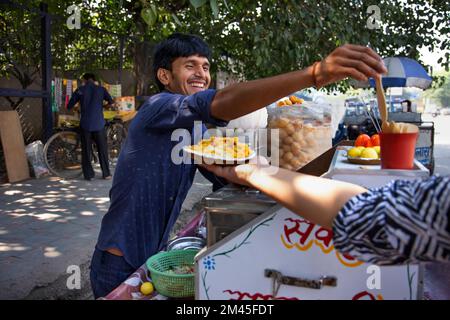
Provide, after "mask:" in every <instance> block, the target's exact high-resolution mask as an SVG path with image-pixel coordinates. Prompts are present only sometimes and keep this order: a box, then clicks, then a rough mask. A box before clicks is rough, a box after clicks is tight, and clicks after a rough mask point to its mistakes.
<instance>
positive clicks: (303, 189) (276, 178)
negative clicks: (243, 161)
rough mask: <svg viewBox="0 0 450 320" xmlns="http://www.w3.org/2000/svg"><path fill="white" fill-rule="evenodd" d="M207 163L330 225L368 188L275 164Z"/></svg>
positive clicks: (303, 214) (229, 178)
mask: <svg viewBox="0 0 450 320" xmlns="http://www.w3.org/2000/svg"><path fill="white" fill-rule="evenodd" d="M205 167H206V168H207V169H208V170H210V171H212V172H213V173H214V174H216V175H217V176H221V177H224V178H225V179H227V180H229V181H231V182H234V183H237V184H242V185H247V186H251V187H253V188H255V189H258V190H261V191H262V192H264V193H265V194H267V195H268V196H270V197H271V198H273V199H275V200H276V201H277V202H279V203H281V204H282V205H283V206H285V207H286V208H288V209H290V210H292V211H293V212H295V213H297V214H299V215H301V216H302V217H304V218H306V219H308V220H309V221H311V222H314V223H317V224H320V225H322V226H324V227H328V228H331V227H332V225H333V221H334V219H335V217H336V216H337V214H338V213H339V210H341V208H342V207H343V206H344V204H345V203H346V202H347V201H348V200H349V199H350V198H352V197H353V196H355V195H358V194H360V193H363V192H365V191H367V190H366V189H364V188H362V187H360V186H357V185H354V184H351V183H346V182H341V181H336V180H330V179H324V178H319V177H314V176H310V175H305V174H301V173H297V172H292V171H289V170H285V169H281V168H276V167H272V166H261V165H254V164H247V165H240V166H237V167H221V166H205ZM274 171H276V173H273V172H274Z"/></svg>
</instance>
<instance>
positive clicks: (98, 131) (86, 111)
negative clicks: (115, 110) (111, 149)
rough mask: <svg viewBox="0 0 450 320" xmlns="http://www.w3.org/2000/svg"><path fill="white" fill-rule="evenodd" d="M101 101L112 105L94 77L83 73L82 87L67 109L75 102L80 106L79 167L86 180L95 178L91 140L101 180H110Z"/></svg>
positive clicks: (106, 92)
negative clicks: (100, 171) (99, 168)
mask: <svg viewBox="0 0 450 320" xmlns="http://www.w3.org/2000/svg"><path fill="white" fill-rule="evenodd" d="M103 100H105V101H108V103H109V104H110V105H112V104H114V101H113V99H112V98H111V96H110V95H109V93H108V91H107V90H106V89H105V88H104V87H102V86H98V85H96V84H95V75H94V74H92V73H85V74H84V75H83V85H82V86H81V87H79V88H78V89H77V90H75V92H74V93H73V95H72V97H71V98H70V101H69V104H68V105H67V109H69V110H70V109H72V108H73V107H74V105H75V104H76V103H77V102H80V104H81V110H80V112H81V119H80V135H81V167H82V169H83V176H84V179H86V180H92V178H94V176H95V172H94V169H92V164H91V156H92V154H91V150H92V140H94V142H95V144H96V145H97V151H98V159H99V162H100V167H101V169H102V173H103V179H111V173H110V171H109V162H108V145H107V139H106V132H105V118H104V117H103Z"/></svg>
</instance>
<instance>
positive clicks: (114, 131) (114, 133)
mask: <svg viewBox="0 0 450 320" xmlns="http://www.w3.org/2000/svg"><path fill="white" fill-rule="evenodd" d="M126 134H127V132H126V130H125V127H124V125H123V124H121V123H119V122H114V123H111V124H110V125H109V126H108V129H106V136H107V141H108V152H109V159H111V160H112V159H116V158H118V157H119V153H120V150H121V149H122V144H123V142H124V141H125V137H126Z"/></svg>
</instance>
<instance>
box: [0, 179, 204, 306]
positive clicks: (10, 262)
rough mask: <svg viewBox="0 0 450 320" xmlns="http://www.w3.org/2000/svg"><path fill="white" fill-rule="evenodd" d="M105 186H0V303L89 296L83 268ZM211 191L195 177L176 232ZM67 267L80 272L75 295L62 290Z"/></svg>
mask: <svg viewBox="0 0 450 320" xmlns="http://www.w3.org/2000/svg"><path fill="white" fill-rule="evenodd" d="M97 176H100V173H97ZM110 186H111V181H110V180H109V181H108V180H103V179H94V180H92V181H89V182H88V181H85V180H82V179H81V180H71V181H66V180H61V179H59V178H56V177H48V178H42V179H33V180H28V181H25V182H23V183H16V184H4V185H2V186H0V299H23V298H25V299H84V298H91V297H92V294H91V290H90V284H89V276H88V275H89V272H88V266H89V261H90V258H91V255H92V252H93V249H94V246H95V243H96V240H97V236H98V232H99V227H100V223H101V219H102V216H103V215H104V214H105V213H106V211H107V210H108V206H109V198H108V192H109V189H110ZM211 189H212V188H211V184H210V183H209V182H208V181H207V180H205V179H204V178H203V177H202V176H201V175H200V174H198V175H196V177H195V180H194V185H193V187H192V188H191V190H190V192H189V194H188V196H187V198H186V200H185V202H184V203H183V206H182V208H183V211H182V213H181V214H180V218H179V219H178V221H177V224H176V226H175V228H180V227H181V226H183V225H184V224H185V223H186V222H187V221H188V220H189V219H190V218H191V217H192V214H191V209H192V207H193V205H194V204H195V203H196V202H198V201H199V200H200V199H201V198H202V197H204V196H205V195H206V194H208V193H210V192H211ZM70 265H75V266H79V267H80V271H81V276H82V278H81V289H80V290H77V289H75V290H68V288H67V286H66V282H67V280H68V277H69V276H70V275H71V274H69V273H67V268H68V267H69V266H70Z"/></svg>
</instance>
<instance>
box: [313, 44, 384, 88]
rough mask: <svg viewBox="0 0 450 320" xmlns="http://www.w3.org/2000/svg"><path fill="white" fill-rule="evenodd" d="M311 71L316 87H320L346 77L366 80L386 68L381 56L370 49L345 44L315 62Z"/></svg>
mask: <svg viewBox="0 0 450 320" xmlns="http://www.w3.org/2000/svg"><path fill="white" fill-rule="evenodd" d="M313 73H314V77H315V79H316V86H317V88H321V87H323V86H326V85H328V84H330V83H333V82H337V81H340V80H343V79H345V78H347V77H352V78H354V79H356V80H360V81H367V79H368V78H369V77H372V78H375V77H377V76H378V75H379V74H385V73H387V69H386V67H385V66H384V63H383V60H382V59H381V57H380V56H379V55H378V54H377V53H375V51H373V50H372V49H370V48H368V47H364V46H359V45H353V44H346V45H343V46H341V47H339V48H337V49H335V50H334V51H333V52H332V53H330V55H328V56H327V57H326V58H325V59H324V60H322V61H320V62H319V63H317V64H316V65H315V66H314V69H313Z"/></svg>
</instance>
